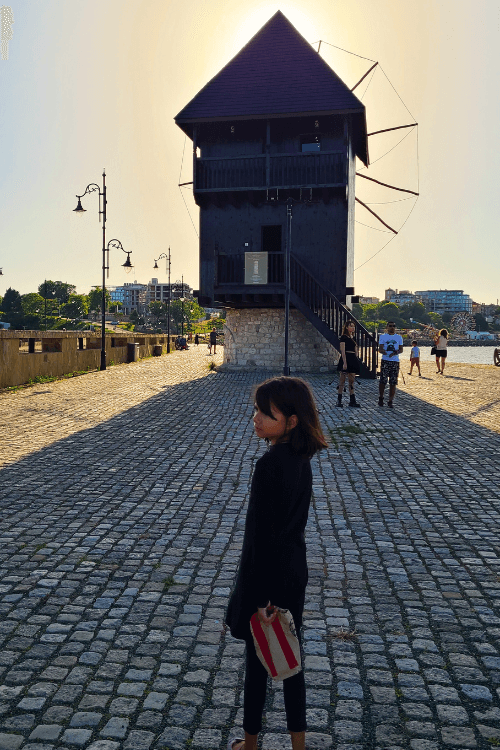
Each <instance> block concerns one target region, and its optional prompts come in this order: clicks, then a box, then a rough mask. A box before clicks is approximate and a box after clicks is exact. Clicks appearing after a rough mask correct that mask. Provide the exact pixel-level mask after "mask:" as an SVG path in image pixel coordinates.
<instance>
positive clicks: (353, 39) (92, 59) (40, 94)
mask: <svg viewBox="0 0 500 750" xmlns="http://www.w3.org/2000/svg"><path fill="white" fill-rule="evenodd" d="M6 5H8V6H9V7H10V8H11V9H12V14H13V17H14V24H13V26H12V31H13V36H12V39H11V40H10V41H9V43H8V59H7V60H3V59H2V60H0V134H1V141H0V143H1V149H0V267H3V274H4V275H3V276H0V295H1V294H4V292H5V290H6V289H7V288H8V287H12V288H14V289H17V290H18V291H19V292H20V293H21V294H25V293H28V292H32V291H36V289H37V287H38V285H39V284H40V283H42V282H43V280H44V279H45V278H47V279H52V280H60V281H65V282H69V283H72V284H75V285H76V287H77V292H78V293H87V292H88V291H89V290H90V288H91V287H92V286H93V285H98V284H100V283H101V278H102V271H101V268H102V253H101V248H102V225H100V224H99V221H98V218H99V217H98V198H97V193H93V194H91V195H86V196H85V198H83V199H82V204H83V206H84V208H85V209H86V213H84V214H82V215H78V214H75V213H73V209H74V208H75V207H76V202H77V199H76V197H75V196H76V195H77V194H82V193H83V192H84V191H85V188H86V187H87V185H88V184H90V183H98V184H100V185H102V172H103V168H105V169H106V186H107V199H108V204H107V224H106V231H107V240H111V239H113V238H117V239H119V240H120V242H121V243H122V245H123V247H124V248H125V250H127V251H131V252H132V254H131V261H132V263H133V265H134V269H133V271H132V273H131V274H129V275H126V274H125V273H124V270H123V269H122V263H123V262H125V259H126V255H125V254H123V253H122V252H121V250H119V249H118V250H112V251H111V254H110V274H109V280H108V282H107V283H109V284H116V285H120V284H123V283H124V282H130V281H134V280H137V281H138V282H141V283H147V282H148V281H149V280H150V279H151V278H152V277H157V278H159V279H160V281H166V278H167V277H166V265H163V263H164V261H160V262H159V264H158V265H159V266H160V268H159V270H158V271H154V270H153V264H154V259H155V258H158V256H159V255H160V254H161V253H165V252H167V251H168V248H169V247H170V248H171V255H172V280H176V279H180V278H181V276H183V277H184V280H185V281H187V282H188V283H189V284H190V285H191V286H192V287H193V288H195V289H197V288H198V236H197V227H198V209H197V207H196V205H195V203H194V201H193V197H192V192H191V190H190V188H189V187H187V188H179V187H178V184H179V182H188V181H190V180H191V179H192V171H191V170H192V149H191V142H190V141H189V139H187V140H186V138H185V136H184V134H183V132H182V131H181V130H180V129H179V128H178V127H177V126H176V125H175V123H174V119H173V118H174V117H175V115H176V114H177V113H178V112H179V111H180V110H181V109H182V108H183V107H184V106H185V104H187V103H188V102H189V101H190V100H191V99H192V98H193V96H195V94H196V93H197V92H198V91H199V90H200V89H201V88H202V87H203V86H204V85H205V84H206V83H207V82H208V81H209V80H210V79H211V78H212V77H213V76H214V75H216V74H217V73H218V72H219V70H220V69H221V68H222V67H223V66H224V65H225V64H226V63H227V62H228V61H229V60H230V59H231V58H232V57H234V55H236V54H237V53H238V52H239V50H240V49H241V48H242V47H243V46H244V44H246V42H247V41H249V40H250V38H251V37H252V36H253V35H254V34H255V33H256V32H257V31H258V30H259V29H260V28H261V27H262V26H263V25H264V24H265V23H266V22H267V20H268V19H269V18H270V17H271V16H272V15H273V14H274V13H275V12H276V11H277V10H281V11H282V12H283V13H284V14H285V16H287V18H288V19H289V20H290V21H291V23H292V24H293V25H294V26H295V27H296V28H297V30H298V31H299V32H300V33H301V34H302V36H304V38H305V39H306V40H307V41H309V42H311V43H316V44H315V49H317V48H318V44H317V43H318V41H319V40H323V41H322V45H321V55H322V57H323V58H324V59H325V60H326V62H327V63H328V64H329V65H330V66H331V67H332V68H333V69H334V70H335V71H336V72H337V73H338V75H340V77H341V78H342V79H343V80H344V82H345V83H346V84H347V85H348V86H349V87H350V88H352V87H353V86H354V84H355V83H357V81H358V80H359V79H360V78H361V76H363V75H364V73H365V72H366V71H367V70H368V69H369V68H370V67H371V65H372V64H373V63H372V62H370V61H371V60H373V61H376V62H378V63H379V66H378V67H377V68H376V69H375V71H374V72H373V73H372V74H371V75H370V76H368V77H367V78H366V79H365V81H364V83H363V84H362V85H361V86H360V87H359V88H358V89H356V94H357V95H358V96H359V97H360V98H362V101H363V103H364V104H365V105H366V108H367V121H368V132H372V131H374V130H380V129H383V128H387V127H394V126H396V125H403V124H410V123H412V122H418V128H412V129H407V130H400V131H395V132H393V133H390V134H383V135H379V136H371V137H370V139H369V148H370V159H371V166H370V167H369V169H368V170H362V172H363V173H365V174H367V175H369V176H372V177H373V178H375V179H378V180H381V181H383V182H389V183H390V184H392V185H396V186H399V187H403V188H407V189H409V190H413V191H415V192H419V193H420V195H419V197H418V199H416V198H415V197H410V198H409V200H401V199H402V198H405V199H406V198H408V195H407V194H403V193H399V192H396V191H393V190H388V189H386V188H380V187H378V186H375V185H374V184H372V183H369V182H368V181H366V180H363V179H360V178H358V179H357V183H356V195H357V196H358V197H359V198H360V199H361V200H363V201H364V202H366V203H369V204H370V207H371V208H372V210H374V211H376V212H377V213H378V214H379V215H380V216H381V217H382V218H383V219H384V221H385V222H386V223H387V224H389V225H390V226H392V227H393V228H395V229H397V230H400V231H399V232H398V234H397V235H393V233H392V232H388V231H387V230H386V229H385V227H384V226H383V225H382V224H380V223H379V222H378V221H377V220H376V219H375V218H374V217H373V216H372V215H371V214H369V213H368V212H367V211H366V209H364V208H363V207H362V206H360V205H357V208H356V221H357V223H356V225H355V263H354V266H355V268H356V269H357V270H356V271H355V279H354V284H355V290H356V293H357V294H361V295H364V296H376V297H380V298H383V296H384V290H385V289H386V288H388V287H392V288H394V289H399V290H403V289H409V290H411V291H416V290H424V289H463V290H464V291H465V292H466V293H467V294H470V295H471V297H472V298H473V299H474V300H475V301H476V302H485V303H492V302H496V300H497V299H498V298H500V253H499V252H498V232H497V216H498V205H499V190H498V173H499V172H500V163H499V162H500V151H499V149H498V147H497V131H498V125H499V122H500V111H499V110H500V98H499V97H498V80H500V76H499V73H500V4H499V3H498V0H495V1H493V0H419V1H418V2H415V1H414V0H285V1H283V2H278V3H277V2H262V1H261V0H247V1H246V2H245V3H234V2H233V0H231V1H230V0H219V2H217V1H216V0H184V1H183V2H179V0H177V1H176V2H173V0H105V2H103V0H85V2H84V3H78V2H71V1H70V0H7V2H6ZM337 48H341V49H343V50H346V52H343V51H341V50H340V49H337ZM348 53H353V54H348ZM405 136H406V137H405ZM402 138H404V140H402V141H401V139H402ZM399 141H401V143H399ZM398 143H399V145H398ZM387 152H388V153H387ZM386 153H387V155H386V156H384V154H386ZM382 157H383V158H382ZM359 166H360V167H361V166H362V165H361V164H360V165H359ZM396 201H397V202H396ZM367 225H368V226H367ZM389 240H390V242H389V244H386V243H387V242H388V241H389ZM385 245H386V246H385ZM384 246H385V247H384Z"/></svg>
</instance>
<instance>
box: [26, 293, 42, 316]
mask: <svg viewBox="0 0 500 750" xmlns="http://www.w3.org/2000/svg"><path fill="white" fill-rule="evenodd" d="M21 305H22V308H23V313H24V314H25V315H42V313H43V312H44V306H45V300H44V298H43V297H42V295H41V294H38V293H37V292H29V293H28V294H23V295H22V297H21Z"/></svg>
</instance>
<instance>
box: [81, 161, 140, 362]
mask: <svg viewBox="0 0 500 750" xmlns="http://www.w3.org/2000/svg"><path fill="white" fill-rule="evenodd" d="M96 190H97V192H98V193H99V221H101V214H102V220H103V221H102V301H101V370H105V369H106V271H107V272H108V278H109V250H110V248H112V247H113V248H117V249H119V250H123V252H124V253H127V260H126V261H125V263H123V264H122V265H123V267H124V268H125V271H126V272H127V273H129V272H130V271H131V270H132V268H133V266H132V263H131V262H130V253H131V251H130V250H125V249H124V247H123V245H122V243H121V242H120V240H110V241H109V242H108V244H107V245H106V204H107V200H106V172H105V171H104V170H103V172H102V193H101V188H100V187H99V185H97V184H96V183H95V182H91V183H90V185H87V187H86V188H85V192H84V193H82V195H77V196H76V197H77V198H78V205H77V207H76V208H75V209H73V210H74V211H76V213H78V214H81V213H84V212H85V211H86V209H85V208H83V206H82V203H81V200H80V199H81V198H83V196H84V195H87V193H94V192H95V191H96ZM101 198H102V211H101Z"/></svg>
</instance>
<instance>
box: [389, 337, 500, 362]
mask: <svg viewBox="0 0 500 750" xmlns="http://www.w3.org/2000/svg"><path fill="white" fill-rule="evenodd" d="M496 345H497V346H498V347H499V348H500V342H498V343H497V344H496ZM410 349H411V346H405V350H404V354H402V355H401V357H402V359H405V358H407V359H409V357H410ZM494 351H495V346H449V347H448V356H447V358H446V359H447V361H448V362H464V363H466V364H469V365H492V364H494V363H493V352H494ZM430 352H431V348H430V346H421V347H420V361H421V362H435V361H436V358H435V357H434V355H432V356H431V353H430Z"/></svg>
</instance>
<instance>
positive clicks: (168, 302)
mask: <svg viewBox="0 0 500 750" xmlns="http://www.w3.org/2000/svg"><path fill="white" fill-rule="evenodd" d="M162 258H165V259H166V263H167V271H168V297H167V354H170V299H171V297H172V287H171V286H170V248H168V255H167V254H166V253H162V254H161V255H160V257H159V258H156V259H155V264H154V266H153V268H158V261H159V260H161V259H162Z"/></svg>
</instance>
